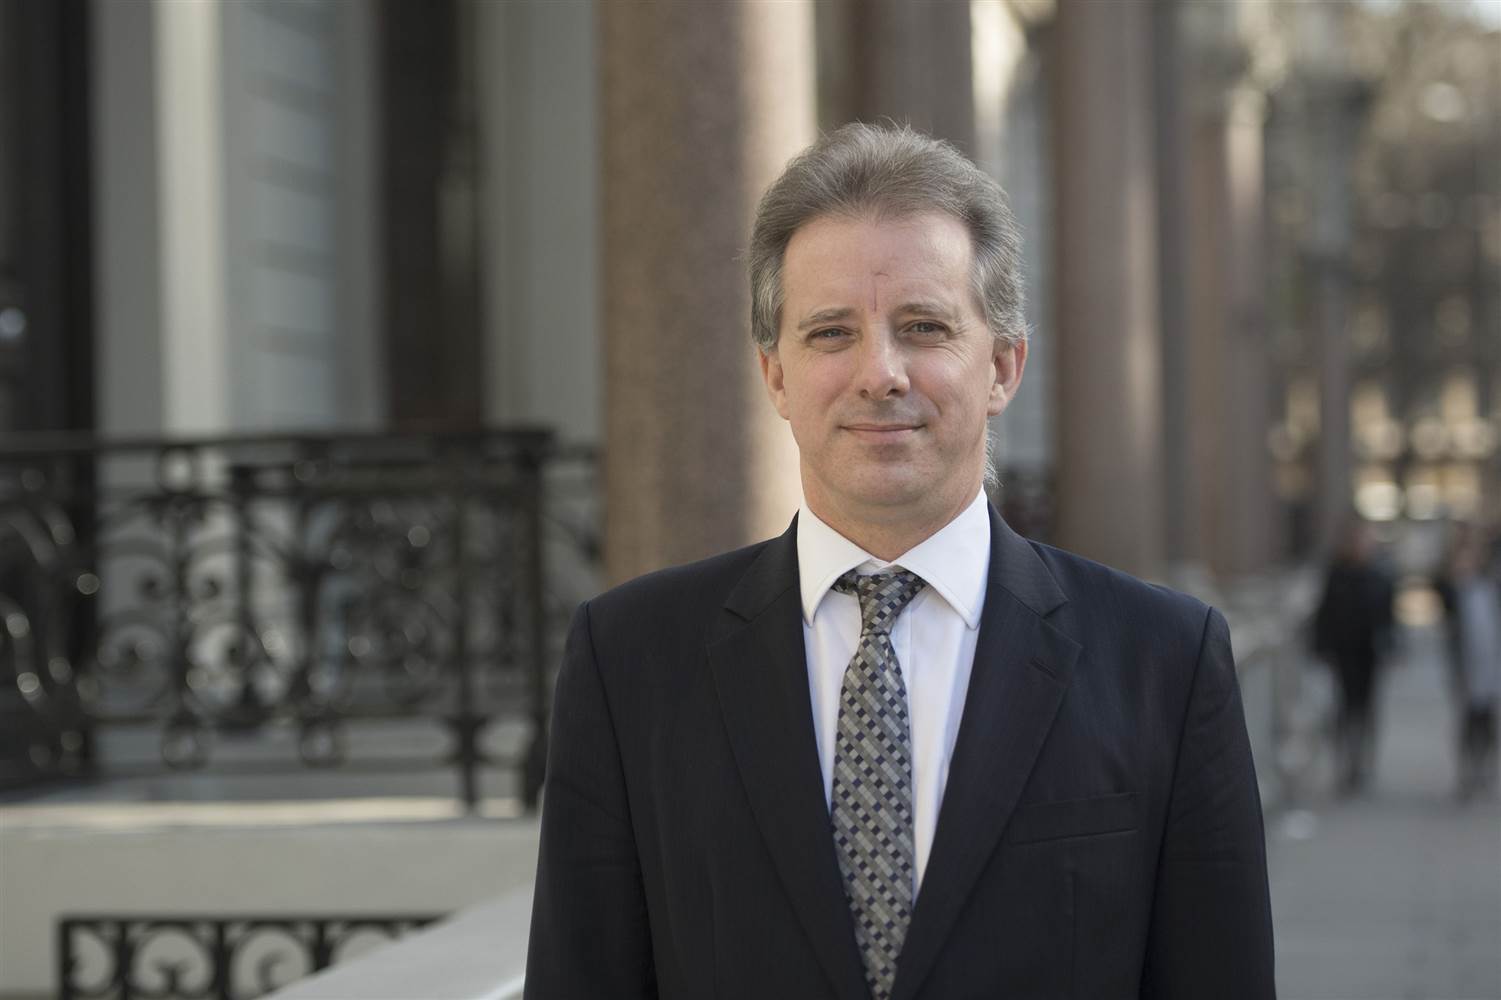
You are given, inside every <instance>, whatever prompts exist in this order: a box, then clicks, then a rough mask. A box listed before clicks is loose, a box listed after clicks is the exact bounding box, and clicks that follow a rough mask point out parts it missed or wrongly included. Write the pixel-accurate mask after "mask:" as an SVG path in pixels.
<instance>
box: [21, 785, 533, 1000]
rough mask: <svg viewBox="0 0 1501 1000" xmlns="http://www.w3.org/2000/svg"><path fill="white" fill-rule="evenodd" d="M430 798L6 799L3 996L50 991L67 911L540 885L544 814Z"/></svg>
mask: <svg viewBox="0 0 1501 1000" xmlns="http://www.w3.org/2000/svg"><path fill="white" fill-rule="evenodd" d="M453 812H454V810H453V806H452V804H451V803H450V802H449V801H446V800H444V801H439V800H427V799H385V800H368V799H362V800H345V801H334V802H321V803H308V802H259V803H192V804H168V803H162V804H152V803H82V804H71V805H60V806H10V807H5V808H0V997H27V996H52V995H55V990H56V983H55V977H56V972H55V969H56V961H57V959H56V954H55V950H54V949H55V943H56V942H55V936H56V926H57V921H58V918H59V917H60V916H63V915H68V914H89V913H107V914H112V915H128V914H132V913H141V914H184V915H187V914H204V915H210V916H212V915H238V914H254V913H265V914H270V915H284V914H286V915H297V914H303V913H307V914H313V913H317V914H344V913H349V914H358V913H397V914H402V913H414V914H421V913H451V912H452V911H454V910H457V909H459V908H460V907H464V906H469V905H471V904H474V903H476V902H479V901H481V900H487V899H492V898H495V897H499V896H506V895H510V894H513V893H514V892H516V891H518V890H527V891H529V889H530V886H531V882H532V879H533V876H534V874H535V871H536V852H537V822H536V820H535V819H534V818H522V819H487V818H469V817H457V816H454V815H453Z"/></svg>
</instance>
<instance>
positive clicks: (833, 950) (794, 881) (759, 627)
mask: <svg viewBox="0 0 1501 1000" xmlns="http://www.w3.org/2000/svg"><path fill="white" fill-rule="evenodd" d="M796 530H797V529H796V522H795V521H794V522H793V527H792V528H789V529H788V530H787V532H786V533H785V534H783V535H782V536H781V537H780V538H777V539H774V540H773V541H771V542H769V543H767V545H766V547H765V548H764V549H763V550H762V552H761V555H760V556H759V557H758V559H757V560H756V562H755V563H753V564H752V565H751V568H750V569H749V570H747V571H746V574H745V576H744V577H743V578H742V579H741V581H740V583H739V585H738V586H737V587H736V589H735V591H734V592H733V593H732V594H731V595H730V598H729V600H728V601H727V602H726V603H725V612H724V616H725V620H724V621H723V622H722V623H721V630H720V637H719V638H717V639H716V640H715V641H713V642H712V643H711V644H710V646H709V660H710V663H711V666H712V670H713V674H714V684H715V688H716V690H717V692H718V695H719V707H720V711H721V712H722V713H723V715H724V722H725V728H726V730H727V731H728V733H729V737H730V745H731V747H732V748H733V751H734V756H735V763H736V765H737V766H738V767H739V769H740V777H741V780H742V782H743V783H744V785H745V790H746V794H747V796H748V797H749V799H750V804H751V811H752V813H753V814H754V816H755V818H756V825H757V826H758V827H759V828H760V831H761V836H762V837H763V838H764V840H765V841H766V845H767V848H768V850H769V851H770V853H771V856H772V860H773V863H774V864H775V865H776V868H777V872H778V874H779V875H780V876H781V879H782V884H783V887H784V888H785V889H786V892H787V895H788V896H789V898H790V899H791V900H792V905H793V908H794V909H795V910H796V912H797V915H798V918H799V920H800V921H801V922H802V925H803V929H804V930H805V931H806V933H807V935H808V937H809V939H810V940H811V941H812V943H813V947H814V951H815V952H816V953H817V955H818V958H819V961H820V963H821V964H822V965H823V968H824V972H825V974H826V975H827V976H828V978H829V981H830V983H831V984H832V985H833V987H834V990H835V995H836V996H838V997H840V998H841V1000H868V997H869V993H868V992H867V990H866V986H865V974H864V969H863V967H862V965H861V963H860V954H859V951H858V949H857V947H856V945H855V936H854V930H853V928H852V925H851V922H850V914H849V907H848V905H847V903H846V902H845V897H844V885H843V882H842V880H841V879H840V875H839V862H838V860H837V858H836V857H835V855H834V842H833V837H832V836H831V834H830V828H829V815H828V807H827V805H826V803H825V802H824V797H823V777H822V771H821V769H820V765H819V762H818V747H817V743H816V742H815V740H814V736H813V708H812V702H811V699H810V697H809V694H808V669H807V665H806V657H805V654H804V649H803V633H802V610H801V603H800V599H799V596H798V588H797V582H798V576H797V545H796V537H797V536H796Z"/></svg>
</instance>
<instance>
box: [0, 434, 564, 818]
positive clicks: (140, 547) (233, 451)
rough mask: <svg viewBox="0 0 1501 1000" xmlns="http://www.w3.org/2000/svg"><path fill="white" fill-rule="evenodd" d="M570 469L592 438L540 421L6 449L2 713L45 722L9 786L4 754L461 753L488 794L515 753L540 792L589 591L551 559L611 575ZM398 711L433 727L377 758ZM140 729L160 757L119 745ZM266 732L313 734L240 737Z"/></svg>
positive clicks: (476, 791)
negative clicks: (565, 665) (580, 524)
mask: <svg viewBox="0 0 1501 1000" xmlns="http://www.w3.org/2000/svg"><path fill="white" fill-rule="evenodd" d="M570 464H571V465H573V466H574V467H575V468H577V467H584V468H586V469H590V468H592V463H591V456H589V455H588V454H587V453H579V452H577V451H573V452H565V451H561V450H559V449H557V448H555V447H554V446H553V444H552V442H551V439H550V436H549V435H547V434H546V433H544V432H540V431H528V432H485V433H477V434H447V435H444V434H407V435H401V434H391V435H379V434H370V435H331V436H320V437H307V436H304V437H296V438H276V437H240V438H227V439H217V440H194V441H171V442H168V441H143V442H124V443H103V442H97V441H90V440H85V439H78V438H72V437H69V438H57V439H50V440H42V441H37V440H32V441H29V442H27V443H25V444H24V445H19V444H16V443H15V442H9V443H7V442H3V441H0V721H4V720H5V719H7V718H11V719H16V720H19V723H20V724H19V725H15V726H13V727H12V731H13V732H14V733H24V735H23V736H20V737H13V739H14V740H15V743H14V745H10V744H3V743H0V790H3V788H4V787H5V786H6V785H7V784H14V783H16V782H15V780H14V774H11V773H9V772H8V771H6V770H4V769H5V768H7V767H8V768H9V769H10V771H11V772H16V773H19V772H21V771H24V770H26V769H27V768H28V767H30V768H31V769H32V770H33V771H35V772H39V773H48V774H63V775H66V774H83V773H89V774H99V773H141V772H143V771H150V770H152V769H155V770H158V771H161V770H167V771H172V770H176V771H197V770H213V771H215V773H236V772H241V771H244V772H253V771H256V770H266V769H272V770H274V769H278V768H293V767H295V768H302V769H306V768H322V769H334V768H344V767H361V768H365V769H368V770H377V771H381V770H384V771H397V770H411V769H419V768H431V767H432V766H434V765H441V766H445V767H451V768H453V769H454V770H455V772H456V774H457V777H458V781H459V795H460V797H461V798H462V799H463V800H464V801H465V802H466V803H467V804H469V805H470V806H471V807H472V806H474V805H475V803H476V802H477V801H478V800H479V798H480V797H481V792H482V789H481V772H482V771H485V770H486V769H491V770H493V769H495V768H497V767H506V768H509V769H510V773H511V774H512V775H513V776H514V780H513V781H512V782H511V785H510V787H511V789H512V791H511V795H512V797H514V798H518V799H520V800H521V801H522V802H523V803H525V804H527V805H532V804H534V803H535V799H536V795H537V791H538V788H539V787H540V779H541V775H540V769H539V768H538V767H537V766H536V763H535V762H536V761H537V760H538V759H540V755H541V752H542V750H541V748H542V746H543V740H544V739H545V733H544V728H545V721H546V709H545V704H544V702H545V701H546V696H547V691H548V684H547V677H548V668H549V665H550V662H551V661H552V659H553V653H554V646H555V644H556V641H557V638H558V636H559V634H560V631H561V626H562V624H563V619H564V618H565V616H566V614H567V613H568V611H570V610H571V608H572V606H573V605H574V603H575V602H576V601H577V600H578V599H580V598H581V597H583V596H587V593H580V592H571V593H565V592H563V591H564V590H565V589H566V588H559V587H557V586H555V585H553V584H552V581H551V579H550V577H549V575H548V572H547V569H548V564H549V563H550V562H561V563H569V564H572V565H568V566H559V567H558V571H559V578H565V577H568V575H569V574H570V572H571V573H572V579H576V580H578V579H582V580H583V581H584V582H583V586H584V587H588V586H589V585H590V584H591V583H592V576H593V573H592V568H591V566H590V559H591V558H592V553H591V552H590V550H589V547H588V545H587V544H579V533H578V531H577V529H576V526H574V525H570V524H569V523H568V522H567V521H566V519H563V518H559V517H558V516H556V514H555V513H554V512H553V511H550V510H549V509H548V506H549V504H550V503H552V502H554V498H553V495H552V492H551V488H550V487H549V486H548V483H549V482H550V481H556V480H557V479H558V477H557V475H556V474H557V472H558V470H559V469H560V467H561V468H565V469H566V468H567V467H568V466H569V465H570ZM585 503H586V505H587V501H586V502H585ZM564 505H566V498H565V500H564ZM585 536H587V531H586V532H585ZM560 554H561V555H560ZM397 723H399V724H405V725H406V729H405V730H403V731H404V732H406V731H408V730H410V729H411V727H412V724H415V723H429V724H430V728H431V729H432V730H433V732H435V733H436V734H437V736H438V739H437V742H436V743H434V741H433V740H428V741H427V743H426V744H424V746H426V747H427V749H426V750H425V751H423V752H422V753H415V754H414V753H397V752H388V751H385V750H379V749H377V750H376V751H374V752H356V749H355V747H356V746H360V747H366V748H369V747H372V746H373V747H377V748H379V747H386V746H388V745H392V744H396V743H400V742H401V741H400V740H386V739H381V738H377V737H374V736H372V735H371V734H372V733H374V732H375V731H376V728H377V727H379V726H381V725H383V724H397ZM126 731H130V732H134V733H136V734H140V733H142V732H150V733H154V734H155V753H154V759H148V760H138V759H131V758H130V754H129V752H128V750H127V749H121V748H122V747H124V746H125V744H124V743H118V742H117V743H116V744H112V747H113V749H112V750H111V752H110V753H109V754H102V753H100V752H98V748H99V745H100V741H101V739H103V738H106V737H108V736H110V735H111V734H113V733H123V732H126ZM270 733H275V734H278V735H279V736H280V737H282V739H281V740H280V743H282V744H287V745H289V746H291V747H292V748H293V750H292V751H291V752H290V753H289V754H287V755H284V756H283V757H280V758H276V759H272V758H270V757H268V755H267V754H265V753H259V754H249V755H247V754H238V755H236V754H232V753H226V752H225V751H224V745H225V743H226V742H235V741H236V740H237V739H238V738H239V737H243V736H245V735H246V734H261V735H266V734H270ZM518 733H519V734H524V735H521V736H519V737H518V736H517V734H518ZM497 734H500V735H499V736H498V735H497ZM501 736H507V738H501ZM137 742H139V741H137ZM269 742H277V741H274V740H273V741H266V740H262V743H263V744H268V743H269ZM497 747H504V749H497Z"/></svg>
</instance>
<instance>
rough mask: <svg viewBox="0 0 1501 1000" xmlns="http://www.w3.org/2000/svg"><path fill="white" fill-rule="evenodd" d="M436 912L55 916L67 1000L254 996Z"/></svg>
mask: <svg viewBox="0 0 1501 1000" xmlns="http://www.w3.org/2000/svg"><path fill="white" fill-rule="evenodd" d="M435 919H437V918H436V917H434V916H431V915H425V916H344V917H328V916H316V917H264V916H250V917H184V916H173V917H149V916H130V917H117V916H80V917H66V918H64V919H62V920H61V921H59V922H58V929H57V931H58V933H57V955H58V980H57V981H58V996H59V998H60V1000H252V998H254V997H259V996H263V995H265V994H267V993H270V992H272V991H273V990H276V989H280V988H281V987H283V986H285V985H287V984H288V983H291V982H294V981H295V980H298V979H301V978H302V977H304V976H308V975H311V974H313V973H314V972H317V971H319V970H321V969H325V968H327V967H329V966H330V965H333V964H335V963H337V962H339V961H340V960H342V959H344V958H348V957H352V955H353V954H356V953H358V952H359V951H362V950H364V949H365V948H368V947H370V946H372V945H377V944H380V943H382V942H384V941H388V940H391V939H393V938H397V937H400V936H402V935H403V934H407V933H409V932H411V931H413V930H416V929H418V928H420V927H422V926H424V925H426V924H429V923H431V922H432V921H433V920H435Z"/></svg>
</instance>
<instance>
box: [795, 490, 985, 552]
mask: <svg viewBox="0 0 1501 1000" xmlns="http://www.w3.org/2000/svg"><path fill="white" fill-rule="evenodd" d="M978 494H979V487H978V486H977V487H976V488H975V489H974V490H973V491H970V492H968V493H965V494H962V495H961V497H960V498H959V499H957V500H955V501H951V502H949V503H947V504H944V505H943V506H934V507H932V508H931V509H928V510H924V511H921V512H915V511H889V510H875V511H856V512H850V511H846V510H844V509H842V508H840V506H839V505H838V504H833V503H829V502H828V500H827V498H824V497H815V496H814V495H812V493H811V492H810V493H809V495H808V496H807V497H806V499H807V502H808V509H809V510H811V511H812V512H813V513H814V514H817V515H818V519H819V520H820V521H822V522H823V523H824V524H827V525H828V526H829V527H831V528H833V529H834V530H835V531H837V532H839V533H840V534H841V535H843V536H844V537H845V538H848V539H849V540H850V541H852V542H854V543H855V544H856V545H858V546H860V547H861V548H862V549H864V550H865V551H866V552H869V553H870V554H871V555H873V556H875V557H876V558H877V559H880V560H882V561H883V562H891V561H893V560H895V559H896V558H897V557H898V556H900V555H901V554H902V553H904V552H908V551H910V550H911V549H912V548H914V547H915V546H917V545H919V544H921V543H922V542H923V541H925V540H926V539H928V538H931V537H932V536H933V535H935V534H937V533H938V532H939V531H940V530H941V529H942V528H943V527H944V525H946V524H948V523H949V522H950V521H952V520H953V519H954V518H956V517H958V516H959V515H960V514H961V513H962V512H963V511H964V509H965V508H966V507H968V506H969V505H970V504H971V503H973V502H974V499H975V497H976V496H977V495H978Z"/></svg>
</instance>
